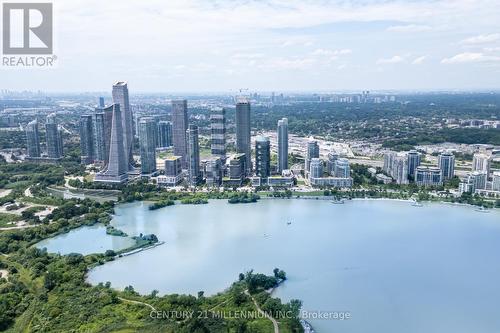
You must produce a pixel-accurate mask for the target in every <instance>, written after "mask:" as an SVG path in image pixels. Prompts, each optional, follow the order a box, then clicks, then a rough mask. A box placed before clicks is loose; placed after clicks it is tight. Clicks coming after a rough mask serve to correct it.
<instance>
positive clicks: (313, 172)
mask: <svg viewBox="0 0 500 333" xmlns="http://www.w3.org/2000/svg"><path fill="white" fill-rule="evenodd" d="M309 166H310V169H309V179H312V178H321V177H323V161H322V160H321V159H320V158H317V157H314V158H311V160H310V162H309Z"/></svg>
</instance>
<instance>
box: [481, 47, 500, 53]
mask: <svg viewBox="0 0 500 333" xmlns="http://www.w3.org/2000/svg"><path fill="white" fill-rule="evenodd" d="M483 50H484V51H485V52H500V46H496V47H485V48H484V49H483Z"/></svg>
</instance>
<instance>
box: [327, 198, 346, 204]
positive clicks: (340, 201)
mask: <svg viewBox="0 0 500 333" xmlns="http://www.w3.org/2000/svg"><path fill="white" fill-rule="evenodd" d="M330 202H331V203H332V204H343V203H344V199H333V200H332V201H330Z"/></svg>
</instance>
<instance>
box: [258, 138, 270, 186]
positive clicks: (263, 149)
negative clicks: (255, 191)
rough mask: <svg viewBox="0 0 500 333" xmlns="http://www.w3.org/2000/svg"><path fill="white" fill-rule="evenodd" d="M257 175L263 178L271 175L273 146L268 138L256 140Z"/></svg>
mask: <svg viewBox="0 0 500 333" xmlns="http://www.w3.org/2000/svg"><path fill="white" fill-rule="evenodd" d="M255 174H256V175H257V176H259V177H261V178H267V177H269V176H270V175H271V144H270V141H269V138H268V137H266V136H258V137H257V138H256V139H255Z"/></svg>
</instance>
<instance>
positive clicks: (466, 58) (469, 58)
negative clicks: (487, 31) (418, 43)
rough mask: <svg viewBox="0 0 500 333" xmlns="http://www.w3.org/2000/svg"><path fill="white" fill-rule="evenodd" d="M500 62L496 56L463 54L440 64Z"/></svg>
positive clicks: (446, 59)
mask: <svg viewBox="0 0 500 333" xmlns="http://www.w3.org/2000/svg"><path fill="white" fill-rule="evenodd" d="M496 61H500V57H498V56H489V55H485V54H484V53H480V52H464V53H460V54H457V55H455V56H453V57H451V58H444V59H443V60H441V63H442V64H464V63H480V62H496Z"/></svg>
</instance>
